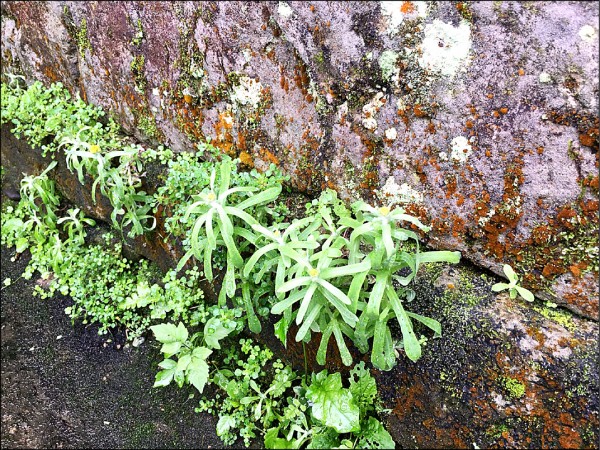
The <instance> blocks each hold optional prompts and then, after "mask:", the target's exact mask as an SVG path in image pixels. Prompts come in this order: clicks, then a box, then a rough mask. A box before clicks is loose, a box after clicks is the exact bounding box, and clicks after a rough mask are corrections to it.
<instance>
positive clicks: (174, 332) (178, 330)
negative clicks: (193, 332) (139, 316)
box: [150, 322, 188, 344]
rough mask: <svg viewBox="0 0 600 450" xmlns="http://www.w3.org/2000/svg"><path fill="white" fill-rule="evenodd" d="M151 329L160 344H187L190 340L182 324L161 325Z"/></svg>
mask: <svg viewBox="0 0 600 450" xmlns="http://www.w3.org/2000/svg"><path fill="white" fill-rule="evenodd" d="M150 329H151V330H152V332H153V333H154V337H155V338H156V340H157V341H158V342H162V343H163V344H164V343H171V342H185V341H186V340H187V338H188V331H187V329H186V328H185V326H184V325H183V323H182V322H179V325H178V326H175V325H173V324H172V323H161V324H160V325H154V326H151V327H150Z"/></svg>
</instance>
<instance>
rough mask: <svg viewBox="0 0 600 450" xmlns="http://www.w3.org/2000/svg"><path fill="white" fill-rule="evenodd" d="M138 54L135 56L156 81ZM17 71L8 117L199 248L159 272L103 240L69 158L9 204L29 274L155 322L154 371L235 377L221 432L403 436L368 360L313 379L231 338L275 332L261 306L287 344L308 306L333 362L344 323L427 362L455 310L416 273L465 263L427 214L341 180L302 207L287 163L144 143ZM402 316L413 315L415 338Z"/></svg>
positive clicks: (215, 403)
mask: <svg viewBox="0 0 600 450" xmlns="http://www.w3.org/2000/svg"><path fill="white" fill-rule="evenodd" d="M142 37H143V32H142ZM136 39H137V38H136ZM138 44H139V42H138ZM134 45H137V44H136V42H134ZM140 58H141V59H140ZM140 58H138V57H136V58H135V59H134V60H133V62H132V67H131V68H132V71H133V72H134V75H135V76H136V84H137V85H138V86H137V88H138V89H139V90H144V89H145V87H146V86H145V84H144V83H145V80H144V79H143V66H144V60H143V57H140ZM139 77H141V78H140V79H138V78H139ZM18 81H19V80H18V79H17V78H16V77H12V79H11V82H10V83H9V84H2V123H6V122H10V123H12V124H13V125H14V128H13V132H14V133H15V134H16V135H17V137H21V135H22V136H24V137H25V138H26V139H27V140H28V142H29V143H30V144H32V145H34V146H37V147H41V149H42V152H43V154H46V153H50V154H52V156H53V157H54V156H55V155H56V154H58V153H57V151H60V152H63V153H64V156H65V159H66V164H67V167H68V168H69V170H71V172H72V173H76V174H77V177H78V179H79V181H80V182H81V183H82V184H84V183H91V190H92V198H93V199H94V201H96V199H97V198H96V196H97V194H98V191H99V192H100V194H103V195H104V196H106V197H107V198H108V200H109V201H110V203H111V205H112V206H113V211H112V214H111V220H112V224H113V226H114V227H115V228H117V229H119V230H121V231H122V230H123V229H127V228H129V233H128V235H129V236H130V237H134V236H136V235H139V234H142V233H143V232H144V231H145V230H149V229H152V228H154V226H155V224H156V222H155V214H162V215H163V216H164V217H166V220H165V229H166V230H167V232H169V233H170V235H169V236H166V237H165V241H168V240H169V239H171V240H173V241H174V242H173V243H174V244H176V245H182V246H183V249H184V251H185V255H184V257H183V258H182V259H181V260H180V262H179V264H178V267H177V268H176V269H175V270H171V271H169V272H167V274H165V275H164V276H163V277H162V278H161V277H160V275H159V274H158V273H157V271H156V269H155V268H153V267H152V266H151V264H150V263H148V261H146V260H141V261H139V262H136V263H133V262H131V261H129V260H127V259H125V258H123V257H122V254H121V244H120V243H119V242H118V241H116V240H115V239H114V238H113V237H112V236H111V235H105V242H104V244H103V245H90V246H87V245H86V243H85V241H86V229H87V228H88V227H89V226H93V225H94V224H95V222H94V221H93V220H92V219H88V218H86V217H85V216H84V215H83V213H82V212H81V211H80V210H79V209H78V208H71V209H67V208H68V205H61V199H60V197H59V196H58V194H57V191H56V189H55V186H54V183H53V182H52V180H50V179H49V177H48V173H49V171H50V170H52V169H53V168H54V167H55V166H56V162H53V163H52V164H51V165H50V166H49V167H48V168H47V169H46V170H45V171H44V172H43V173H42V174H40V175H39V176H29V177H25V178H24V179H23V181H22V183H21V201H20V202H19V204H18V205H17V206H16V207H12V206H9V207H7V208H6V210H5V212H6V214H3V215H2V243H3V244H6V245H9V246H16V248H17V252H23V251H25V250H26V249H29V250H30V251H31V254H32V258H31V262H30V264H29V266H28V267H27V269H26V271H25V274H24V275H23V276H24V277H26V278H30V277H31V276H32V275H33V273H34V272H35V271H39V272H40V274H41V276H42V278H43V279H44V280H46V282H45V283H43V284H45V285H46V287H45V288H42V287H41V286H38V287H37V288H36V293H38V294H39V295H40V296H41V297H43V298H47V297H50V296H52V295H54V294H55V293H56V292H61V293H62V294H70V295H71V297H72V298H73V305H72V306H70V307H69V308H67V309H66V312H67V314H69V315H70V316H71V318H72V319H73V320H75V319H81V320H82V322H83V323H86V324H87V323H97V324H98V326H99V332H100V333H106V332H107V331H108V330H109V329H110V328H112V327H116V326H122V327H124V328H125V330H126V331H127V335H128V337H129V338H130V339H132V338H136V337H139V336H141V335H142V334H143V333H144V332H145V331H147V330H148V328H150V329H151V330H152V332H153V333H154V336H155V338H156V340H157V341H159V342H160V343H161V345H162V347H161V351H162V353H163V354H164V359H163V361H162V362H161V363H160V364H159V367H160V369H161V370H160V371H159V372H158V374H157V376H156V380H155V386H156V387H163V386H167V385H170V384H171V383H172V382H173V381H174V382H175V384H177V385H178V386H179V387H183V386H184V385H192V386H193V387H194V388H195V389H197V390H198V391H200V392H201V393H202V392H204V389H205V388H206V386H208V385H210V384H214V385H215V386H216V387H217V388H219V389H220V391H221V392H222V394H217V396H216V398H215V399H213V400H207V399H203V400H202V401H201V402H200V405H199V408H198V410H208V411H210V412H213V413H216V414H218V415H219V422H218V425H217V434H218V435H219V436H221V438H222V439H223V441H224V442H225V443H227V444H232V443H233V442H234V441H235V440H236V439H237V438H238V437H241V438H243V439H244V442H245V444H246V445H249V443H250V440H251V439H253V438H255V437H257V436H258V435H263V437H264V443H265V446H266V447H267V448H300V447H307V448H393V446H394V443H393V441H392V439H391V437H390V435H389V433H387V431H385V429H384V427H383V426H382V424H381V423H380V422H379V420H378V419H377V418H376V417H375V414H376V413H377V412H379V411H380V407H379V405H378V402H377V386H376V384H375V380H374V379H373V377H372V376H371V375H370V373H369V371H368V370H367V369H366V367H365V365H364V363H360V364H359V365H357V366H356V367H355V368H354V369H353V370H352V371H351V372H350V377H349V379H348V380H342V377H341V375H340V374H339V373H334V374H329V373H327V372H326V371H323V372H321V373H318V374H311V375H310V376H308V375H309V374H307V378H304V379H300V378H299V377H298V376H297V375H296V374H295V373H294V372H293V370H292V369H291V368H290V367H289V366H285V365H284V364H283V363H281V361H279V360H277V361H274V362H273V361H271V360H272V357H273V354H272V352H271V351H270V350H268V349H261V348H260V347H259V346H256V345H253V343H252V341H250V340H241V341H239V347H236V344H235V343H234V342H233V340H232V337H234V336H236V335H237V334H238V333H239V332H240V331H242V330H243V329H244V327H246V326H247V327H248V328H249V330H250V331H252V332H255V333H258V332H260V331H261V329H262V327H261V322H260V320H259V316H264V315H267V314H269V313H272V314H278V315H282V317H281V320H279V322H278V323H277V324H276V325H275V334H276V336H277V337H278V338H279V339H281V340H282V342H283V343H284V345H285V344H286V342H287V335H288V331H289V329H290V327H291V325H292V323H293V322H294V321H295V323H296V325H297V326H298V331H297V333H296V335H295V336H294V338H295V340H296V341H305V342H308V341H309V340H310V339H311V335H312V334H313V333H320V334H321V341H320V345H319V349H318V352H317V362H319V363H321V364H324V363H325V356H326V354H327V348H328V345H329V341H330V340H331V337H332V336H333V338H334V340H335V342H336V345H337V347H338V349H339V351H340V354H341V357H342V361H343V362H344V364H346V365H351V364H352V357H351V355H350V351H349V349H348V347H347V341H348V340H349V341H352V342H353V343H354V345H355V346H356V347H357V348H358V349H359V350H360V351H362V352H367V351H369V349H370V348H371V347H372V349H371V362H372V363H373V365H374V366H375V367H376V368H378V369H381V370H389V369H391V368H392V367H393V366H394V364H395V363H396V357H397V351H396V350H397V349H398V348H402V349H404V352H405V354H406V355H407V357H408V358H409V359H411V360H413V361H416V360H417V359H418V358H419V357H420V356H421V345H422V342H423V341H424V340H426V338H425V337H424V336H421V337H419V335H418V334H417V333H418V332H420V331H421V330H424V328H422V326H425V327H426V328H429V329H431V330H433V332H434V335H435V336H439V335H440V334H441V326H440V324H439V323H438V322H437V321H436V320H435V319H433V318H428V317H424V316H421V315H418V314H416V313H413V312H410V311H408V309H409V308H408V306H409V305H408V303H409V302H410V301H411V300H412V299H413V298H414V296H415V293H414V291H413V290H412V289H411V288H410V284H411V282H413V280H414V279H415V277H416V276H417V273H418V271H419V266H420V264H422V263H427V262H450V263H456V262H458V260H459V258H460V254H459V253H458V252H442V251H435V252H423V251H421V250H420V248H419V241H418V237H419V236H418V235H417V233H416V232H415V230H421V231H423V232H427V231H428V230H429V228H428V227H426V226H425V225H424V224H422V223H421V222H420V221H419V220H418V219H417V218H415V217H412V216H410V215H408V214H406V213H405V211H404V210H403V209H402V208H398V207H397V208H395V209H390V208H388V207H385V206H384V207H381V208H374V207H372V206H370V205H367V204H365V203H364V202H357V203H355V204H353V205H352V208H351V209H348V208H347V207H346V205H345V204H344V202H342V201H341V200H340V199H338V198H337V194H336V193H335V192H334V191H331V190H327V191H325V192H323V193H322V195H321V197H320V198H319V199H315V200H313V201H312V202H311V203H310V204H308V205H307V207H306V216H305V217H304V218H300V219H298V218H296V219H294V220H293V221H289V222H286V221H285V220H286V217H287V216H288V214H289V211H288V210H287V208H286V207H285V205H284V204H283V203H282V202H281V201H280V200H279V199H278V197H279V195H280V193H281V191H282V183H283V181H285V177H284V176H283V175H282V174H281V172H280V171H279V170H278V169H277V168H276V167H275V166H273V165H272V166H271V167H270V168H269V169H268V170H267V171H266V172H265V173H259V172H257V171H256V170H252V171H249V172H244V171H241V170H239V167H238V164H239V160H237V159H231V158H230V157H228V156H226V155H220V154H219V152H218V150H217V149H215V148H214V147H212V146H210V145H209V144H203V145H200V146H199V150H200V151H199V152H196V154H193V155H192V154H188V153H181V154H179V155H177V156H176V157H174V155H173V152H171V151H170V150H168V149H164V148H162V147H159V148H158V149H157V150H153V149H145V148H143V147H141V146H139V145H134V144H130V143H128V142H126V141H125V140H124V139H123V138H122V137H120V136H119V135H118V134H117V127H116V125H115V124H114V122H113V121H108V124H107V125H106V124H105V123H106V121H104V122H102V121H101V120H100V119H101V118H102V116H103V112H102V111H101V110H100V109H98V108H94V107H92V106H88V105H85V103H83V102H82V101H81V100H80V99H77V100H76V101H74V102H72V101H71V97H70V95H69V93H68V92H67V91H66V90H65V89H63V87H62V85H60V84H55V85H52V86H51V87H50V88H49V89H45V88H43V86H42V85H41V84H40V83H34V84H32V85H31V86H30V87H28V88H26V89H25V88H22V87H21V86H20V85H19V83H18ZM156 159H159V160H160V162H161V163H163V164H165V165H167V167H166V168H167V172H166V176H165V178H164V185H163V186H159V187H158V189H157V192H156V194H155V195H149V194H147V193H146V192H145V191H143V190H142V188H143V177H144V173H145V165H146V163H147V162H148V161H152V160H156ZM65 210H67V213H66V216H63V213H62V211H65ZM410 228H412V229H410ZM195 262H197V263H200V264H201V265H200V267H196V266H195V265H194V263H195ZM184 268H185V269H186V270H185V271H184ZM200 269H201V270H200ZM215 271H218V272H219V273H218V274H214V272H215ZM505 272H506V268H505ZM506 273H507V276H509V273H508V272H506ZM512 274H513V275H514V272H512ZM515 277H516V275H515ZM201 279H205V280H207V281H215V279H216V280H217V281H218V282H219V283H220V284H221V291H220V294H219V299H218V302H217V304H216V305H208V304H207V303H206V302H205V299H204V295H203V292H202V290H201V289H199V283H200V280H201ZM509 279H510V280H511V284H510V285H505V286H502V285H503V284H502V283H499V284H498V285H496V286H494V288H495V290H500V289H504V288H507V289H509V290H510V291H511V296H514V295H516V294H514V295H513V291H515V292H519V293H521V295H524V294H523V293H522V292H521V289H522V288H520V287H519V286H517V284H516V283H517V279H516V278H515V279H514V280H513V279H512V278H511V276H509ZM8 282H9V283H10V281H8ZM498 286H500V289H498ZM523 291H526V290H523ZM526 292H529V291H526ZM391 320H392V321H393V320H395V321H397V322H398V325H399V328H400V332H401V338H400V342H396V341H395V339H394V338H395V336H393V334H392V329H391V327H390V326H389V324H390V321H391ZM415 321H416V322H415ZM169 322H175V323H178V325H174V323H169ZM418 327H421V328H418ZM307 380H309V381H307ZM344 383H345V384H344Z"/></svg>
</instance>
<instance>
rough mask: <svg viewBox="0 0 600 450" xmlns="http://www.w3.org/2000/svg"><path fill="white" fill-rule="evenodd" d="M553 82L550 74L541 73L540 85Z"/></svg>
mask: <svg viewBox="0 0 600 450" xmlns="http://www.w3.org/2000/svg"><path fill="white" fill-rule="evenodd" d="M551 81H552V77H551V76H550V74H549V73H548V72H541V73H540V83H550V82H551Z"/></svg>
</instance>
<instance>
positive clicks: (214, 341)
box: [204, 317, 233, 349]
mask: <svg viewBox="0 0 600 450" xmlns="http://www.w3.org/2000/svg"><path fill="white" fill-rule="evenodd" d="M232 331H233V328H225V327H224V326H223V324H222V323H221V321H220V320H219V319H218V318H217V317H211V318H210V319H208V321H207V322H206V325H204V342H206V345H207V346H208V347H210V348H216V349H220V348H221V344H219V341H220V340H221V339H223V338H225V337H227V336H228V335H229V334H230V333H231V332H232Z"/></svg>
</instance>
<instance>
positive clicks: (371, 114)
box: [362, 92, 384, 131]
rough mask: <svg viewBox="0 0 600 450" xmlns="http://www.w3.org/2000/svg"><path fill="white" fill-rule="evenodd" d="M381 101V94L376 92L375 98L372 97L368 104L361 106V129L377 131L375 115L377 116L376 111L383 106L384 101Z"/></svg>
mask: <svg viewBox="0 0 600 450" xmlns="http://www.w3.org/2000/svg"><path fill="white" fill-rule="evenodd" d="M382 99H383V92H378V93H377V95H375V97H373V98H372V99H371V101H370V102H369V103H367V104H366V105H365V106H363V109H362V111H363V114H364V118H363V120H362V124H363V127H365V128H366V129H367V130H370V131H374V130H376V129H377V121H376V120H375V114H377V111H379V109H380V108H381V107H382V106H383V104H384V101H382Z"/></svg>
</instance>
